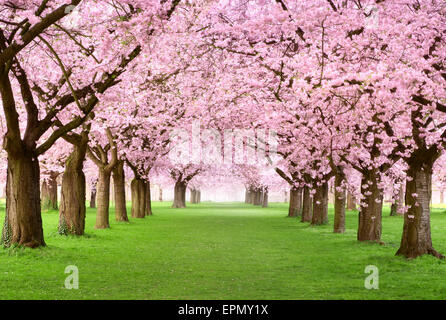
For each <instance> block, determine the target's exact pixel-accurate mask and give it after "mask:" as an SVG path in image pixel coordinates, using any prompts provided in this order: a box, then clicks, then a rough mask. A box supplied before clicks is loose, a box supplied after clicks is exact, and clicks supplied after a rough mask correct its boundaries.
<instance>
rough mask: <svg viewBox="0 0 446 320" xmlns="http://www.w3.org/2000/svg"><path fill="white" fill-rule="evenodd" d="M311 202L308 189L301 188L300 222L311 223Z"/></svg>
mask: <svg viewBox="0 0 446 320" xmlns="http://www.w3.org/2000/svg"><path fill="white" fill-rule="evenodd" d="M312 211H313V201H311V197H310V188H308V187H304V188H303V199H302V219H301V221H302V222H311V220H312V217H313V212H312Z"/></svg>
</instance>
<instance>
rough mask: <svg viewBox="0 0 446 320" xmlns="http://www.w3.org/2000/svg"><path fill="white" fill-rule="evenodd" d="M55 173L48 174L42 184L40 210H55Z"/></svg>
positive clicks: (56, 174)
mask: <svg viewBox="0 0 446 320" xmlns="http://www.w3.org/2000/svg"><path fill="white" fill-rule="evenodd" d="M57 176H58V173H57V172H50V174H49V177H48V179H47V180H45V181H43V183H42V202H41V203H42V209H45V210H57V209H59V207H58V205H57Z"/></svg>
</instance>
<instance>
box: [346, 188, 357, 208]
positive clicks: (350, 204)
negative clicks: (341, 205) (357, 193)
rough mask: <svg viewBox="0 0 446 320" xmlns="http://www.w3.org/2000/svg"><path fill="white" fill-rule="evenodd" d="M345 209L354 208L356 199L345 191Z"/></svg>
mask: <svg viewBox="0 0 446 320" xmlns="http://www.w3.org/2000/svg"><path fill="white" fill-rule="evenodd" d="M347 210H356V199H355V197H354V196H353V194H351V193H350V192H347Z"/></svg>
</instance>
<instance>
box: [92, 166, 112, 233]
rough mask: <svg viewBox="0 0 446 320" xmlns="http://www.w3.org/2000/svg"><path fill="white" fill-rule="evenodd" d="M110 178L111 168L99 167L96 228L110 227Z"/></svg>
mask: <svg viewBox="0 0 446 320" xmlns="http://www.w3.org/2000/svg"><path fill="white" fill-rule="evenodd" d="M110 179H111V170H105V169H103V168H99V176H98V191H97V192H98V194H97V205H98V209H97V211H96V225H95V228H96V229H106V228H110V220H109V216H110V212H109V209H110Z"/></svg>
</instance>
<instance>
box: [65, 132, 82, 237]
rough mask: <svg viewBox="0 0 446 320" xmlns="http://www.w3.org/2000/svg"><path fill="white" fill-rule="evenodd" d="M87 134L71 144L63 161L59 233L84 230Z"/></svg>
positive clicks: (77, 232)
mask: <svg viewBox="0 0 446 320" xmlns="http://www.w3.org/2000/svg"><path fill="white" fill-rule="evenodd" d="M87 144H88V134H87V133H83V134H82V135H81V138H80V140H78V142H77V143H75V144H73V151H72V153H71V154H70V156H69V157H68V159H67V161H66V163H65V172H64V173H63V176H62V190H61V199H60V210H59V233H60V234H75V235H83V234H84V231H85V211H86V208H85V193H86V190H85V188H86V185H85V174H84V172H83V166H84V160H85V154H86V149H87Z"/></svg>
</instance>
